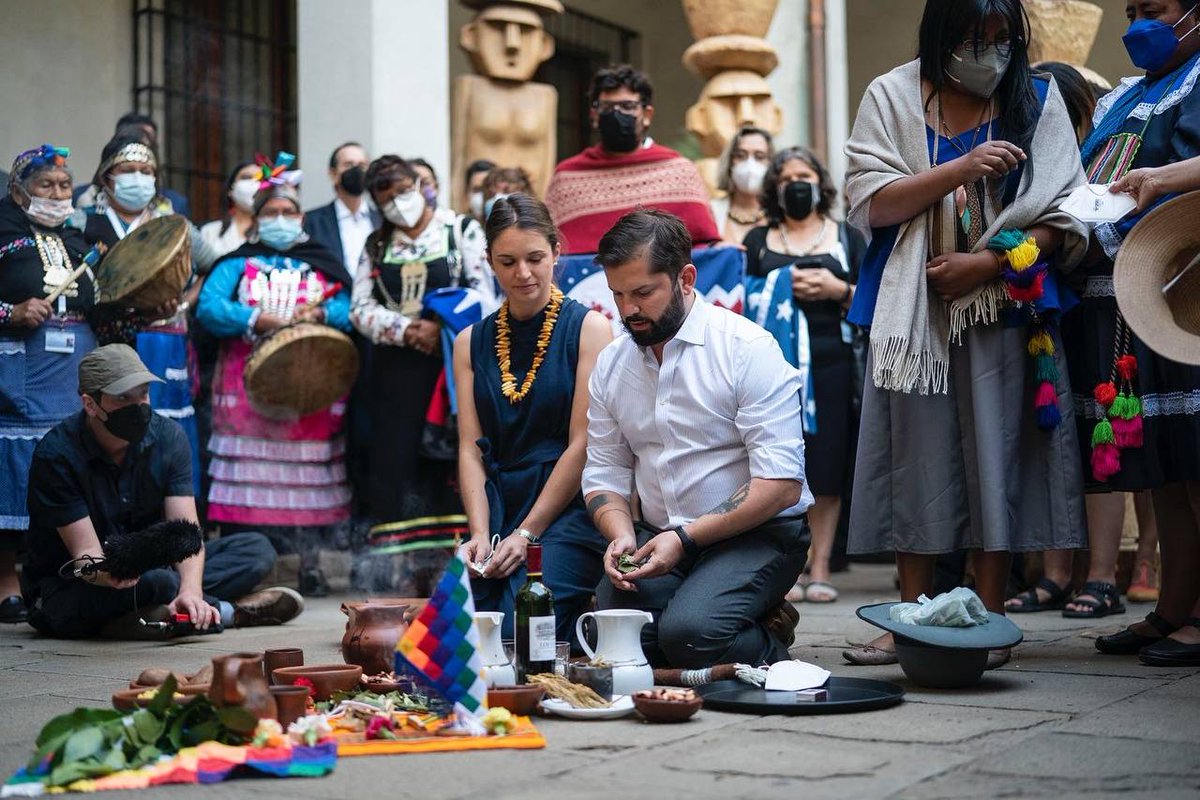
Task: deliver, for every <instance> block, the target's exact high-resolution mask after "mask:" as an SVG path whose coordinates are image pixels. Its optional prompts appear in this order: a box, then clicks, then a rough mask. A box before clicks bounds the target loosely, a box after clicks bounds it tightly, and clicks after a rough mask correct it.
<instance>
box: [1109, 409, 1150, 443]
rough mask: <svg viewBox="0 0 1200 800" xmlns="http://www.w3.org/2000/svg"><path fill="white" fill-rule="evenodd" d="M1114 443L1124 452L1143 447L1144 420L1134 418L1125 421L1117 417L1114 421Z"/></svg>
mask: <svg viewBox="0 0 1200 800" xmlns="http://www.w3.org/2000/svg"><path fill="white" fill-rule="evenodd" d="M1111 422H1112V429H1113V442H1114V444H1116V446H1117V447H1118V448H1120V449H1122V450H1127V449H1129V448H1131V447H1141V446H1142V418H1141V417H1140V416H1139V417H1132V418H1130V419H1123V418H1121V417H1117V418H1115V419H1113V420H1112V421H1111Z"/></svg>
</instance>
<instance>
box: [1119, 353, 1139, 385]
mask: <svg viewBox="0 0 1200 800" xmlns="http://www.w3.org/2000/svg"><path fill="white" fill-rule="evenodd" d="M1116 367H1117V374H1118V375H1120V376H1121V380H1123V381H1131V380H1133V378H1134V376H1135V375H1137V367H1138V363H1137V356H1131V355H1124V356H1121V357H1120V358H1118V359H1117V363H1116Z"/></svg>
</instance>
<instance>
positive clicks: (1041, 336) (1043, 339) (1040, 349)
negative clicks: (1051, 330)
mask: <svg viewBox="0 0 1200 800" xmlns="http://www.w3.org/2000/svg"><path fill="white" fill-rule="evenodd" d="M1029 355H1031V356H1040V355H1047V356H1052V355H1054V340H1053V339H1051V338H1050V334H1048V333H1046V331H1045V330H1042V329H1041V328H1038V329H1037V332H1036V333H1034V334H1031V335H1030V337H1029Z"/></svg>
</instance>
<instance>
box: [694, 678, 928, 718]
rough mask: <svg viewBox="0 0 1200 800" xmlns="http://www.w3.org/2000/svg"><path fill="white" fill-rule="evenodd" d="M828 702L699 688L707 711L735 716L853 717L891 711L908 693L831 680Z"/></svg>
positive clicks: (866, 681) (743, 689)
mask: <svg viewBox="0 0 1200 800" xmlns="http://www.w3.org/2000/svg"><path fill="white" fill-rule="evenodd" d="M825 688H826V689H828V690H829V699H828V700H796V699H795V698H796V695H795V692H768V691H767V690H766V689H757V688H755V687H753V686H748V685H747V684H744V683H742V682H741V681H735V680H730V681H717V682H716V683H709V684H706V685H704V686H698V687H697V688H696V693H697V694H699V695H700V696H701V697H703V698H704V707H705V708H708V709H712V710H713V711H732V712H733V713H735V714H786V715H789V716H799V715H801V714H849V713H853V712H855V711H875V710H877V709H880V708H889V707H891V706H894V705H896V704H897V703H899V702H901V701H902V700H903V699H904V690H903V689H901V688H900V687H899V686H897V685H896V684H894V683H889V682H888V681H876V680H871V679H870V678H830V679H829V682H828V683H827V684H825Z"/></svg>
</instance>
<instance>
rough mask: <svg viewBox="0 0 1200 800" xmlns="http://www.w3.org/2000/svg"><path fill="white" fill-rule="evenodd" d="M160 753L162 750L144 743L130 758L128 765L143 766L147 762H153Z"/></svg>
mask: <svg viewBox="0 0 1200 800" xmlns="http://www.w3.org/2000/svg"><path fill="white" fill-rule="evenodd" d="M161 755H162V750H159V749H158V748H157V747H155V746H154V745H152V744H148V745H145V746H143V747H142V748H141V749H139V750H138V751H137V753H136V754H135V755H134V757H133V758H132V759H131V760H130V762H129V766H131V767H144V766H146V765H147V764H153V763H154V762H155V761H158V759H159V757H160V756H161Z"/></svg>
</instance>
